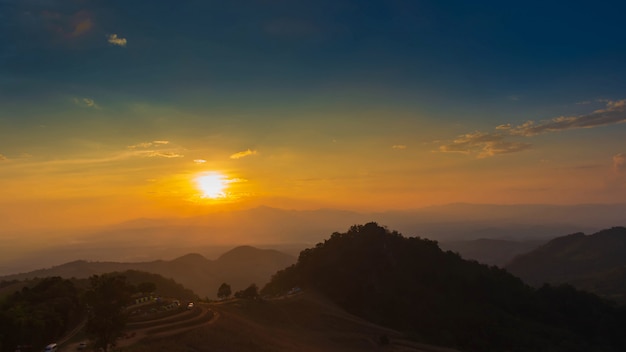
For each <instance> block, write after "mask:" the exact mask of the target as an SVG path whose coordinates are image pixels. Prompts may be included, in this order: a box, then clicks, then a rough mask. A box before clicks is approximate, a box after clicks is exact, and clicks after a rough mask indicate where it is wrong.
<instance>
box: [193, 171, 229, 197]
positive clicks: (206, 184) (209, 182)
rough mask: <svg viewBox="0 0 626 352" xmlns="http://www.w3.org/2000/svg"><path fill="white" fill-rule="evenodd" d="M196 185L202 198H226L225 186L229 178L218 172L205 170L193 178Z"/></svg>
mask: <svg viewBox="0 0 626 352" xmlns="http://www.w3.org/2000/svg"><path fill="white" fill-rule="evenodd" d="M195 181H196V186H197V187H198V190H200V192H201V193H202V198H210V199H220V198H226V188H228V184H229V183H230V180H228V179H227V178H226V176H224V175H222V174H220V173H218V172H205V173H203V174H201V175H200V176H198V177H196V178H195Z"/></svg>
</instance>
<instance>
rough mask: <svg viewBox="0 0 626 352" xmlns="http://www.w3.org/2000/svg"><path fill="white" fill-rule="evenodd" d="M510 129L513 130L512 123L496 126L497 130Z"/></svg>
mask: <svg viewBox="0 0 626 352" xmlns="http://www.w3.org/2000/svg"><path fill="white" fill-rule="evenodd" d="M510 129H511V124H510V123H507V124H504V125H498V126H496V130H510Z"/></svg>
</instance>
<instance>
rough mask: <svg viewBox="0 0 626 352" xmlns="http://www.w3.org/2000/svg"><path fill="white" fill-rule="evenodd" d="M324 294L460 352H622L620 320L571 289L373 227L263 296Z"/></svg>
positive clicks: (309, 255)
mask: <svg viewBox="0 0 626 352" xmlns="http://www.w3.org/2000/svg"><path fill="white" fill-rule="evenodd" d="M293 287H300V288H302V289H304V290H315V291H318V292H320V293H322V294H324V295H326V296H327V297H328V298H329V299H331V300H332V301H333V302H335V303H336V304H338V305H339V306H341V307H342V308H344V309H346V310H347V311H348V312H350V313H352V314H355V315H357V316H360V317H362V318H364V319H367V320H369V321H372V322H374V323H377V324H381V325H383V326H388V327H392V328H395V329H397V330H400V331H403V332H406V333H407V334H409V335H411V336H413V337H414V338H415V339H416V340H419V341H422V342H425V343H432V344H436V345H445V346H450V347H455V348H458V349H460V350H464V351H589V350H603V351H624V350H626V336H624V335H623V331H622V329H623V327H624V326H626V312H625V311H624V310H622V309H617V308H615V307H614V306H613V305H611V304H610V303H609V302H607V301H604V300H602V299H601V298H600V297H598V296H595V295H593V294H590V293H587V292H583V291H577V290H576V289H574V288H573V287H571V286H562V287H561V286H559V287H552V286H544V287H541V288H540V289H533V288H532V287H530V286H527V285H526V284H524V283H523V282H522V280H520V279H519V278H517V277H515V276H513V275H511V274H510V273H508V272H507V271H505V270H504V269H499V268H497V267H495V266H491V267H490V266H487V265H483V264H479V263H477V262H475V261H466V260H463V259H462V258H461V257H460V256H459V255H457V254H455V253H453V252H449V251H448V252H444V251H442V250H441V249H440V248H439V247H438V245H437V243H436V242H434V241H431V240H427V239H422V238H419V237H404V236H402V235H401V234H400V233H398V232H395V231H393V232H392V231H389V230H388V229H386V228H384V227H381V226H378V225H377V224H376V223H368V224H365V225H358V226H357V225H355V226H352V227H351V228H350V229H349V230H348V231H347V232H345V233H333V234H332V235H331V237H330V238H329V239H326V240H325V241H324V242H321V243H319V244H318V245H316V246H315V247H313V248H309V249H306V250H304V251H303V252H302V253H301V254H300V257H299V258H298V262H297V263H296V264H294V265H293V266H291V267H289V268H287V269H285V270H282V271H280V272H278V273H277V274H276V275H275V276H273V278H272V281H270V283H268V285H267V286H265V287H264V288H263V290H262V293H264V294H268V295H270V294H281V293H284V292H288V290H290V289H291V288H293Z"/></svg>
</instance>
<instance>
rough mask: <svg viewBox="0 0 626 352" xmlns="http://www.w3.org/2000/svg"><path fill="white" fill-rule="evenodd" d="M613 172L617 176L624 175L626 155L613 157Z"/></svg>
mask: <svg viewBox="0 0 626 352" xmlns="http://www.w3.org/2000/svg"><path fill="white" fill-rule="evenodd" d="M613 170H615V172H616V173H618V174H626V153H619V154H615V155H614V156H613Z"/></svg>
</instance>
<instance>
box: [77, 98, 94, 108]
mask: <svg viewBox="0 0 626 352" xmlns="http://www.w3.org/2000/svg"><path fill="white" fill-rule="evenodd" d="M74 104H76V105H78V106H82V107H85V108H94V109H100V106H99V105H98V104H96V101H95V100H93V99H91V98H74Z"/></svg>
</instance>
